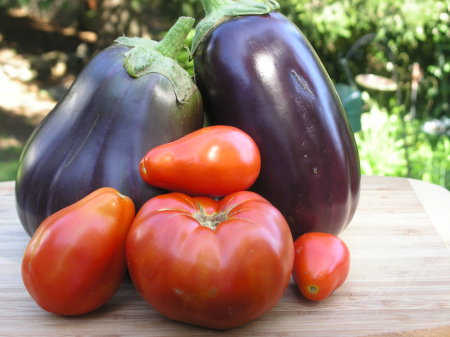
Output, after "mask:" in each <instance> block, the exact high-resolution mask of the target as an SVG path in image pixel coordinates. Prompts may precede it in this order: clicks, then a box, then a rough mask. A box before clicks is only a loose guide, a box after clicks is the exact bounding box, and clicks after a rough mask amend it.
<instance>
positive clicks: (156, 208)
mask: <svg viewBox="0 0 450 337" xmlns="http://www.w3.org/2000/svg"><path fill="white" fill-rule="evenodd" d="M202 224H203V225H202ZM126 253H127V261H128V270H129V273H130V276H131V279H132V280H133V283H134V284H135V286H136V288H137V289H138V291H139V292H140V293H141V295H142V297H143V298H144V299H145V300H146V301H147V302H148V303H149V304H150V305H151V306H152V307H154V308H155V309H156V310H157V311H159V312H160V313H161V314H162V315H164V316H166V317H169V318H171V319H173V320H176V321H180V322H184V323H189V324H194V325H199V326H204V327H208V328H213V329H229V328H234V327H238V326H241V325H243V324H245V323H247V322H249V321H251V320H253V319H255V318H257V317H259V316H260V315H262V314H263V313H265V312H267V311H269V310H270V309H271V308H272V307H273V306H274V305H275V304H276V303H277V302H278V300H279V299H280V297H281V296H282V294H283V292H284V290H285V289H286V287H287V285H288V283H289V280H290V277H291V272H292V266H293V258H294V247H293V240H292V235H291V233H290V230H289V227H288V225H287V222H286V221H285V219H284V217H283V216H282V215H281V213H280V212H279V211H278V210H277V209H276V208H274V207H273V206H272V205H271V204H270V203H269V202H268V201H266V200H265V199H263V198H262V197H260V196H259V195H257V194H255V193H253V192H247V191H244V192H238V193H234V194H231V195H229V196H227V197H225V198H224V199H222V200H220V201H215V200H213V199H210V198H206V197H194V198H191V197H189V196H187V195H185V194H181V193H170V194H167V195H160V196H157V197H155V198H153V199H151V200H150V201H148V202H147V203H146V204H144V206H143V207H142V209H141V210H140V211H139V213H138V214H137V216H136V218H135V220H134V222H133V225H132V227H131V229H130V232H129V235H128V238H127V245H126Z"/></svg>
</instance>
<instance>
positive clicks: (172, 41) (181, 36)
mask: <svg viewBox="0 0 450 337" xmlns="http://www.w3.org/2000/svg"><path fill="white" fill-rule="evenodd" d="M194 22H195V19H194V18H190V17H187V16H182V17H180V18H178V21H177V22H176V23H175V25H173V26H172V28H170V29H169V31H168V32H167V34H166V35H165V36H164V38H163V39H162V40H161V41H160V42H158V44H157V45H156V50H157V51H159V52H160V53H161V54H162V55H164V56H166V57H170V58H171V59H174V60H176V59H177V57H178V55H179V54H180V52H181V50H182V49H183V47H184V41H185V40H186V38H187V36H188V34H189V32H190V31H191V28H192V27H193V26H194Z"/></svg>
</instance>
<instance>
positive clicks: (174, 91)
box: [16, 18, 203, 235]
mask: <svg viewBox="0 0 450 337" xmlns="http://www.w3.org/2000/svg"><path fill="white" fill-rule="evenodd" d="M192 26H193V19H191V18H180V19H179V21H177V24H176V25H175V26H174V27H173V28H172V29H171V30H170V31H169V32H168V34H167V35H166V37H165V38H164V39H163V40H162V41H161V42H155V41H151V40H144V39H140V38H125V37H122V38H119V39H118V42H120V43H121V44H117V45H113V46H111V47H109V48H107V49H105V50H104V51H102V52H100V53H99V54H98V55H97V56H95V57H94V58H93V59H92V60H91V61H90V63H89V64H88V65H87V66H86V67H85V68H84V69H83V70H82V72H81V73H80V74H79V76H78V77H77V79H76V81H75V82H74V83H73V85H72V86H71V88H70V89H69V90H68V92H67V94H66V95H65V96H64V97H63V98H62V100H61V101H60V102H59V103H58V104H57V106H56V107H55V108H54V109H53V110H52V111H51V112H50V113H49V114H48V115H47V116H46V118H45V119H44V120H43V121H42V123H41V124H40V125H39V126H38V127H37V128H36V129H35V130H34V132H33V134H32V135H31V137H30V139H29V140H28V143H27V144H26V147H25V149H24V151H23V154H22V156H21V160H20V166H19V170H18V175H17V179H16V206H17V211H18V214H19V218H20V220H21V222H22V224H23V227H24V228H25V230H26V231H27V232H28V234H30V235H31V234H33V233H34V231H35V230H36V228H37V227H38V225H39V224H40V223H41V222H42V220H43V219H44V218H46V217H47V216H49V215H50V214H52V213H54V212H55V211H57V210H59V209H61V208H63V207H65V206H68V205H70V204H72V203H74V202H76V201H78V200H79V199H81V198H82V197H84V196H85V195H87V194H89V193H90V192H92V191H93V190H95V189H97V188H100V187H103V186H111V187H114V188H116V189H117V190H119V191H120V192H121V193H123V194H125V195H127V196H129V197H131V198H132V199H133V201H134V203H135V205H136V207H137V208H139V207H140V206H141V205H142V204H143V203H144V202H145V201H147V200H148V199H150V198H151V197H153V196H155V195H158V194H160V193H162V192H164V191H163V190H160V189H156V188H153V187H151V186H149V185H147V184H146V183H145V182H144V181H143V180H142V179H141V178H140V176H139V169H138V167H139V161H140V160H141V158H142V157H143V156H144V155H145V153H147V151H148V150H150V149H151V148H153V147H155V146H157V145H160V144H163V143H167V142H171V141H173V140H175V139H178V138H180V137H182V136H184V135H185V134H187V133H189V132H192V131H194V130H196V129H199V128H201V127H202V126H203V108H202V100H201V96H200V94H199V91H198V90H197V88H196V87H195V85H194V84H193V82H192V80H191V78H190V76H189V74H188V73H187V72H186V71H184V70H183V69H182V68H181V67H180V66H178V64H177V63H176V61H175V59H176V55H177V54H178V52H179V51H180V49H181V47H182V46H183V42H184V39H185V37H186V35H187V33H188V32H189V30H190V29H191V27H192ZM125 68H126V69H127V70H125ZM174 69H175V70H174ZM130 74H132V76H130Z"/></svg>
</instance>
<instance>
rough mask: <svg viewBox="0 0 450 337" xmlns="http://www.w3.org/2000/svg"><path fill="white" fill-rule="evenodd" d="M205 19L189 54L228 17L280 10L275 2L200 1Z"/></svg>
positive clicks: (248, 0) (274, 0) (247, 0)
mask: <svg viewBox="0 0 450 337" xmlns="http://www.w3.org/2000/svg"><path fill="white" fill-rule="evenodd" d="M202 5H203V9H204V10H205V17H204V18H203V19H202V20H201V21H200V22H199V24H198V25H197V27H196V32H195V36H194V39H193V40H192V47H191V50H192V51H191V54H192V55H194V53H195V50H196V49H197V47H198V45H199V44H200V43H201V42H202V41H203V40H204V39H205V38H206V36H207V35H208V33H209V32H210V31H211V30H212V29H213V28H214V27H216V26H218V25H220V24H221V23H223V22H224V21H226V20H227V19H229V18H230V17H234V16H241V15H264V14H267V13H270V12H273V11H276V10H278V9H279V8H280V5H279V4H278V2H277V1H276V0H202Z"/></svg>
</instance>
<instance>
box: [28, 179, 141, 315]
mask: <svg viewBox="0 0 450 337" xmlns="http://www.w3.org/2000/svg"><path fill="white" fill-rule="evenodd" d="M134 215H135V209H134V204H133V202H132V201H131V199H130V198H128V197H126V196H123V195H121V194H119V193H118V192H117V191H116V190H114V189H112V188H109V187H104V188H101V189H99V190H96V191H94V192H92V193H91V194H89V195H88V196H86V197H85V198H83V199H81V200H80V201H78V202H76V203H75V204H72V205H70V206H68V207H66V208H63V209H62V210H60V211H58V212H56V213H54V214H52V215H50V216H49V217H48V218H46V219H45V220H44V221H43V222H42V224H41V225H40V226H39V227H38V229H37V231H36V232H35V234H34V235H33V237H32V238H31V241H30V242H29V244H28V246H27V248H26V250H25V254H24V257H23V260H22V279H23V282H24V284H25V287H26V289H27V291H28V292H29V293H30V295H31V297H32V298H33V299H34V300H35V301H36V302H37V304H38V305H39V306H41V307H42V308H43V309H44V310H47V311H49V312H52V313H55V314H59V315H65V316H74V315H81V314H85V313H88V312H90V311H92V310H94V309H96V308H98V307H100V306H101V305H103V304H104V303H106V302H107V301H108V300H109V299H110V298H111V297H112V296H113V295H114V294H115V293H116V291H117V289H118V288H119V285H120V283H121V281H122V279H123V277H124V275H125V272H126V261H125V240H126V235H127V232H128V229H129V227H130V225H131V223H132V221H133V218H134Z"/></svg>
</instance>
